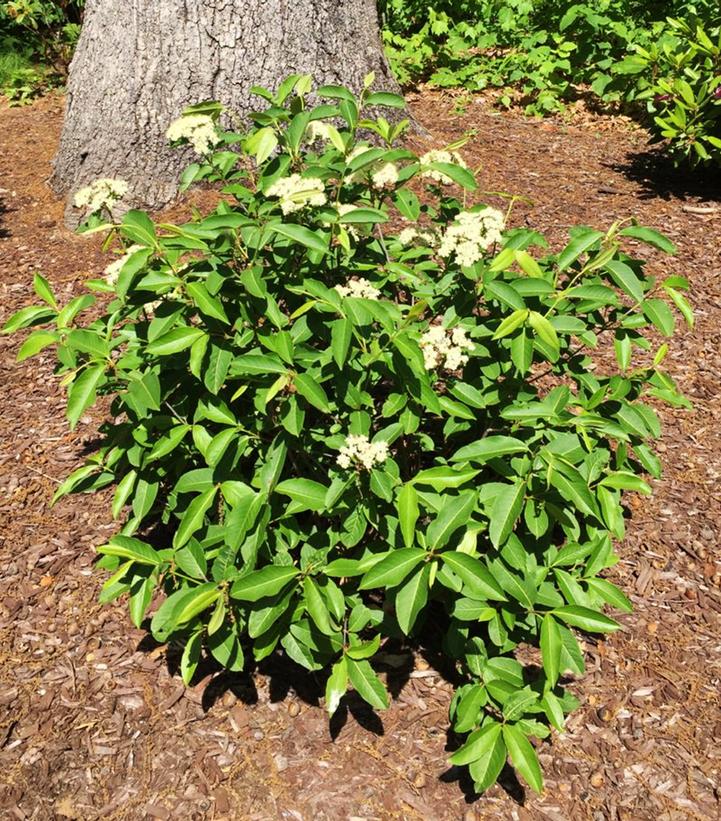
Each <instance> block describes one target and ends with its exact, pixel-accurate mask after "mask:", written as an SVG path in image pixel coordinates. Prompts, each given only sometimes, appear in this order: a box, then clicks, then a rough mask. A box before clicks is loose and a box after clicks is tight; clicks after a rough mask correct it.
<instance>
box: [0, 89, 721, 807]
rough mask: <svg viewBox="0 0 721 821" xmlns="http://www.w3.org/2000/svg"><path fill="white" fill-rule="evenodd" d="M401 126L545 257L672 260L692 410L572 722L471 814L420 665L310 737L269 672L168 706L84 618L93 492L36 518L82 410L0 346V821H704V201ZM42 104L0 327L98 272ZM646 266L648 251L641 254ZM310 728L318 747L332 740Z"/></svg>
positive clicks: (707, 602) (521, 128) (540, 134)
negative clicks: (635, 251) (540, 235)
mask: <svg viewBox="0 0 721 821" xmlns="http://www.w3.org/2000/svg"><path fill="white" fill-rule="evenodd" d="M413 105H414V110H415V111H416V114H417V116H418V118H419V119H420V121H421V122H423V123H424V124H425V125H426V127H427V128H429V129H430V130H431V131H432V132H433V135H434V137H435V139H436V142H437V144H438V145H441V144H443V143H445V142H448V141H450V140H452V139H455V138H457V137H458V136H459V135H460V134H461V133H462V132H463V131H464V130H467V129H475V131H476V132H477V135H476V137H475V138H474V139H473V140H472V142H471V143H470V144H469V146H468V147H467V149H466V154H467V156H468V157H469V158H470V159H472V160H474V161H477V162H479V163H481V164H482V167H483V173H482V179H483V181H484V182H483V184H484V186H485V187H486V188H487V189H488V190H489V191H508V192H512V193H516V194H522V195H525V196H527V197H529V198H530V199H532V200H533V201H534V203H535V205H534V206H533V207H529V206H524V207H522V208H519V209H518V210H517V211H516V212H515V216H514V220H515V222H516V223H517V224H518V223H522V222H524V221H525V223H526V224H528V225H531V226H533V227H537V228H539V229H541V230H545V231H548V232H549V236H550V237H551V239H552V240H553V241H554V242H555V243H556V244H559V243H561V242H562V241H563V236H564V231H565V230H566V229H567V228H568V227H569V226H570V225H572V224H576V223H585V224H593V225H596V226H598V227H605V226H608V225H610V223H611V222H613V220H615V219H618V218H624V217H628V216H631V215H636V216H637V217H638V218H639V219H641V220H642V221H643V222H644V223H645V224H648V225H651V226H654V227H657V228H659V229H661V230H663V231H665V232H666V233H667V234H668V235H669V236H670V237H671V238H672V239H673V240H674V241H675V242H676V243H677V244H678V246H679V249H680V252H679V255H678V257H677V258H676V259H673V260H671V261H666V260H661V259H659V258H658V257H657V256H654V257H653V260H654V265H656V266H657V268H658V270H659V271H660V272H663V271H664V270H668V271H673V272H676V273H679V274H684V275H686V276H688V277H689V278H690V279H691V281H692V284H693V288H694V291H693V296H692V300H693V302H694V304H695V307H696V311H697V329H696V331H695V333H693V334H690V333H688V332H683V333H682V334H681V335H680V338H679V339H678V341H677V342H676V343H675V344H674V347H673V349H672V353H671V355H670V357H669V360H668V364H669V368H670V370H671V371H672V372H673V374H674V375H675V376H676V377H677V378H678V379H679V381H680V383H681V386H682V388H683V389H684V390H685V392H686V393H687V395H688V396H689V397H690V398H691V399H692V401H693V403H694V410H693V411H692V412H687V411H677V410H668V409H666V410H664V411H663V412H662V417H663V421H664V423H665V439H664V442H663V444H662V446H661V449H662V450H663V456H664V457H665V462H666V465H667V470H666V473H665V476H664V478H663V479H662V480H661V481H660V482H657V483H655V484H656V495H655V496H654V497H653V499H651V500H646V499H643V500H635V499H634V500H632V501H633V519H632V522H631V524H630V527H629V536H628V538H627V539H626V541H625V542H624V543H623V544H622V545H621V546H620V554H621V557H622V561H621V563H620V565H619V566H618V567H617V568H615V569H614V571H613V573H612V576H613V578H614V580H615V581H617V582H618V583H620V584H621V585H622V586H623V588H624V589H625V590H626V591H627V592H628V593H629V594H630V595H631V598H632V599H633V601H634V604H635V607H636V610H635V612H634V614H633V615H632V616H628V617H623V618H622V621H623V624H624V630H623V631H621V632H619V633H617V634H615V635H614V636H613V637H612V638H611V639H610V640H608V641H607V642H602V643H598V644H588V645H587V650H588V674H587V675H586V676H585V678H583V679H582V680H581V681H580V682H578V684H577V685H576V687H575V690H576V692H577V694H578V696H579V697H580V698H581V700H582V703H583V706H582V708H581V709H580V710H579V711H578V712H577V713H576V714H575V715H574V716H573V717H572V718H571V720H570V722H569V728H568V732H567V733H565V734H564V735H562V736H557V737H555V738H554V739H553V741H552V743H549V744H544V745H543V746H542V747H541V749H540V754H541V759H542V764H543V767H544V771H545V774H546V785H547V786H546V792H545V794H544V796H543V797H541V798H538V797H535V796H533V795H532V794H530V793H529V792H527V791H525V792H524V790H523V788H522V787H521V786H520V785H519V784H518V783H517V782H516V781H515V780H514V778H513V777H512V776H511V775H508V774H507V775H505V776H504V778H503V779H502V782H503V783H502V785H500V786H496V787H494V788H493V789H492V790H491V791H490V792H489V793H488V794H487V795H485V796H484V797H482V798H480V799H478V800H475V801H474V800H473V796H471V795H470V793H469V792H468V784H467V783H466V782H465V781H464V780H463V779H461V780H460V782H459V777H458V774H457V773H456V772H455V771H454V770H453V769H449V767H448V764H447V751H446V744H447V738H446V726H447V720H446V711H447V704H448V699H449V695H450V687H449V685H447V684H446V683H445V682H444V681H443V679H442V678H441V677H440V676H439V675H437V674H436V673H435V672H434V670H433V669H432V668H429V666H428V664H427V663H426V662H425V661H423V660H418V661H416V662H415V666H414V669H413V671H412V672H411V674H410V678H409V680H408V681H407V683H406V684H405V686H403V688H402V689H401V691H400V694H399V695H398V698H397V699H396V700H395V701H394V703H393V705H392V707H391V709H390V710H388V711H387V712H385V713H383V714H381V715H379V716H377V717H375V718H374V717H373V716H372V715H371V714H369V713H367V712H364V711H363V710H359V709H358V708H357V706H356V705H354V704H353V703H351V708H352V709H351V710H350V712H349V714H348V715H347V716H346V717H345V719H344V720H341V721H337V722H334V724H333V726H332V728H331V729H332V733H331V729H329V726H328V722H327V718H326V716H325V714H324V712H323V710H322V708H321V706H319V705H318V703H317V690H316V688H315V687H314V686H313V682H312V680H310V679H307V680H306V681H305V682H303V686H300V685H298V686H297V691H296V690H294V689H293V687H292V686H291V685H290V682H289V680H288V676H287V674H286V673H284V671H282V670H272V669H271V670H269V671H267V672H266V673H264V674H257V675H254V676H253V677H242V676H234V677H228V676H223V675H220V676H218V675H215V676H213V674H209V676H208V677H206V678H205V679H204V680H202V681H201V682H200V683H199V684H198V685H197V686H195V687H193V688H192V689H187V690H186V689H185V688H184V687H183V685H182V683H181V682H180V679H179V678H178V677H177V676H175V675H172V674H171V673H170V672H169V665H168V663H167V659H166V653H165V650H164V648H158V647H155V646H154V645H153V644H152V642H149V641H148V639H147V636H146V635H145V634H144V633H143V631H140V630H134V629H132V628H131V627H130V622H129V620H128V618H127V615H126V612H125V609H124V605H123V604H122V603H117V604H115V605H112V606H107V607H101V606H99V605H98V604H97V603H96V599H97V593H98V588H99V586H100V584H101V582H102V579H103V574H102V573H100V572H96V571H95V570H94V569H93V558H94V553H93V550H92V548H93V545H95V544H98V543H101V542H102V541H103V540H104V539H105V538H106V537H107V535H108V533H109V532H110V531H111V530H112V527H113V526H112V524H111V522H110V516H109V512H108V507H107V497H102V498H101V497H97V498H90V497H73V498H71V499H65V500H63V501H62V502H61V503H60V504H58V506H57V507H56V508H54V509H53V510H51V509H50V508H49V504H48V502H49V498H50V496H51V495H52V492H53V490H54V488H55V486H56V484H57V482H58V481H59V480H60V479H61V478H62V477H63V476H65V475H66V474H67V473H68V472H69V471H70V470H71V469H72V468H73V467H75V466H77V465H78V464H80V463H81V462H82V459H83V448H84V447H85V446H86V445H87V444H88V443H90V441H91V440H92V438H93V434H94V431H95V429H96V426H97V423H98V422H99V414H97V413H96V414H94V415H89V416H88V417H86V418H85V419H84V420H83V421H82V422H81V424H80V426H79V428H78V431H76V432H75V433H73V434H71V433H68V431H67V427H66V423H65V421H64V418H63V400H62V394H61V391H60V389H59V387H58V385H57V383H56V381H55V380H54V379H53V378H52V359H51V357H50V356H42V357H40V358H39V359H36V360H31V361H30V362H27V363H23V364H21V365H17V364H15V361H14V358H15V352H16V349H17V345H18V340H17V339H7V338H3V339H2V340H0V350H1V351H2V358H1V359H0V379H1V380H2V385H3V394H2V400H0V415H1V417H2V428H1V430H2V439H1V440H0V442H1V444H0V520H1V521H0V816H1V817H2V818H8V819H16V818H17V819H26V818H32V819H41V820H42V821H44V819H53V818H76V819H96V818H98V819H99V818H103V819H106V818H107V819H143V818H158V819H170V818H172V819H191V818H192V819H218V818H227V819H258V821H265V820H266V819H297V820H298V821H311V819H332V820H333V821H335V819H355V821H362V819H368V821H371V819H374V820H375V819H425V820H426V821H432V819H459V820H460V819H461V818H465V819H466V821H470V819H478V820H479V821H480V819H514V821H516V820H518V821H524V819H525V820H526V821H530V820H531V819H533V820H534V821H535V819H551V821H566V820H569V821H570V820H572V821H577V819H593V821H605V820H606V819H619V821H645V820H646V819H654V821H676V819H716V818H719V817H721V803H720V800H721V792H720V788H719V783H721V752H719V748H720V745H721V704H720V698H721V696H720V692H721V549H720V547H719V535H718V534H719V531H720V530H721V491H720V490H719V480H721V405H719V402H718V397H719V389H718V385H719V382H721V355H720V343H721V330H720V324H719V323H720V321H721V252H720V250H719V244H720V241H721V184H720V183H719V178H718V177H715V178H712V177H710V176H709V175H708V174H703V173H702V174H699V175H697V176H696V177H692V176H691V175H689V174H688V173H684V172H674V171H672V170H670V169H669V168H668V167H667V166H666V165H665V164H664V163H663V162H660V161H659V160H658V157H657V154H655V153H654V152H650V153H649V149H648V146H647V144H646V142H645V137H644V134H643V132H641V131H639V130H638V129H635V128H633V127H631V126H630V125H629V124H628V123H626V122H625V121H613V120H610V119H601V118H595V117H593V116H590V115H584V116H579V117H576V118H574V119H573V120H571V122H570V124H569V123H564V122H562V121H552V122H551V121H546V122H537V121H533V120H529V119H526V118H524V117H522V116H520V115H515V114H504V115H502V116H498V115H496V114H494V113H493V112H491V111H490V110H489V109H487V108H486V107H485V105H484V104H483V102H482V101H481V100H479V101H478V102H476V103H471V104H470V105H469V106H468V107H467V110H466V111H465V113H463V114H456V113H454V108H453V104H452V101H449V100H448V99H447V98H443V97H440V96H434V95H432V94H428V93H425V92H424V93H423V95H421V96H418V97H417V98H416V99H415V100H414V101H413ZM61 114H62V112H61V102H60V101H59V100H58V99H57V98H56V99H48V100H44V101H41V102H39V103H37V104H35V105H33V106H32V107H29V108H22V109H7V108H0V300H1V301H0V320H2V321H4V319H5V318H7V316H9V315H10V314H11V313H12V312H13V311H14V310H16V309H17V308H19V307H21V306H22V305H24V304H26V303H27V302H29V301H30V300H31V298H32V296H31V284H30V283H31V278H32V273H33V272H34V271H36V270H40V271H42V272H44V273H45V274H46V275H47V276H48V277H49V279H50V280H51V282H52V283H53V285H54V287H55V288H56V290H57V292H58V294H59V296H60V298H61V299H66V298H67V297H69V296H70V295H71V294H73V293H76V292H78V291H79V289H80V285H81V282H82V280H83V279H85V278H87V277H88V276H89V275H90V274H96V273H98V272H99V271H101V270H102V269H103V267H104V266H105V264H106V263H107V260H106V259H105V257H104V256H103V255H102V253H101V252H100V248H99V244H100V242H99V240H97V239H81V238H78V237H76V236H74V235H73V234H71V233H70V232H69V231H67V230H66V229H65V228H64V227H63V224H62V213H63V206H62V203H61V202H59V201H58V200H57V199H56V198H55V197H54V196H53V195H52V194H51V193H50V191H49V190H48V188H47V187H46V185H45V180H46V178H47V177H48V175H49V170H50V167H49V162H50V159H51V157H52V155H53V153H54V150H55V146H56V143H57V138H58V132H59V128H60V122H61ZM644 253H646V252H645V251H644ZM333 736H334V737H333Z"/></svg>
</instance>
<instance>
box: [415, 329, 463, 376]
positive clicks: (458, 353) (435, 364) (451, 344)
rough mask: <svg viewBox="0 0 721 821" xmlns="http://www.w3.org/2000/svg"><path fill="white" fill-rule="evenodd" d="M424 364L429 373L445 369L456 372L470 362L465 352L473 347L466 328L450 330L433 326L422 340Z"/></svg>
mask: <svg viewBox="0 0 721 821" xmlns="http://www.w3.org/2000/svg"><path fill="white" fill-rule="evenodd" d="M420 346H421V350H422V351H423V362H424V364H425V366H426V368H428V370H429V371H431V370H433V369H434V368H440V367H443V368H445V369H446V370H447V371H456V370H458V368H460V367H461V365H465V364H466V362H468V357H467V356H466V354H465V353H463V352H464V351H468V350H470V349H471V348H472V347H473V343H472V342H471V340H470V339H468V337H467V335H466V331H465V329H464V328H453V330H448V329H447V328H444V327H443V326H442V325H431V327H430V328H429V329H428V330H427V331H426V332H425V333H424V334H423V336H422V337H421V340H420Z"/></svg>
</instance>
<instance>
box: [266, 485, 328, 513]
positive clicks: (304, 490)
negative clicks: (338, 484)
mask: <svg viewBox="0 0 721 821" xmlns="http://www.w3.org/2000/svg"><path fill="white" fill-rule="evenodd" d="M275 491H276V493H282V494H283V495H284V496H290V498H291V499H292V500H293V501H294V502H296V503H297V504H296V507H295V508H294V510H297V511H301V510H315V511H320V510H325V497H326V493H327V492H328V488H327V487H326V486H325V485H321V484H320V482H314V481H312V480H311V479H286V480H285V481H284V482H281V483H280V484H279V485H276V488H275Z"/></svg>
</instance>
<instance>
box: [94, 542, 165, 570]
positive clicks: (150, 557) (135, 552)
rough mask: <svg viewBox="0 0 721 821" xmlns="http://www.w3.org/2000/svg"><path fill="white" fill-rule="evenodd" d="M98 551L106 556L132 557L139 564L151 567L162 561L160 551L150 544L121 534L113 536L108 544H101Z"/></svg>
mask: <svg viewBox="0 0 721 821" xmlns="http://www.w3.org/2000/svg"><path fill="white" fill-rule="evenodd" d="M97 551H98V553H102V554H103V555H105V556H119V557H120V558H121V559H132V560H133V561H134V562H137V563H138V564H146V565H150V566H151V567H157V566H158V565H159V564H160V561H161V560H160V556H159V555H158V552H157V551H156V550H154V549H153V548H152V547H151V546H150V545H149V544H146V543H145V542H141V541H140V540H139V539H133V538H131V537H130V536H123V535H121V534H117V535H115V536H112V537H111V539H110V541H109V542H108V544H104V545H101V546H100V547H98V548H97Z"/></svg>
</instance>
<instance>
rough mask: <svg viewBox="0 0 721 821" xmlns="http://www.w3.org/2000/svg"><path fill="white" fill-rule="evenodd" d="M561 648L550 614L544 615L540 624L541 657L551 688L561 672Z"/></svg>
mask: <svg viewBox="0 0 721 821" xmlns="http://www.w3.org/2000/svg"><path fill="white" fill-rule="evenodd" d="M562 648H563V642H562V640H561V631H560V630H559V629H558V624H557V623H556V620H555V619H554V618H553V616H552V615H551V614H550V613H546V615H545V616H544V617H543V621H542V622H541V656H542V657H543V670H544V672H545V673H546V679H547V681H548V683H549V684H550V685H551V687H555V686H556V682H557V681H558V676H559V674H560V672H561V649H562Z"/></svg>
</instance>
